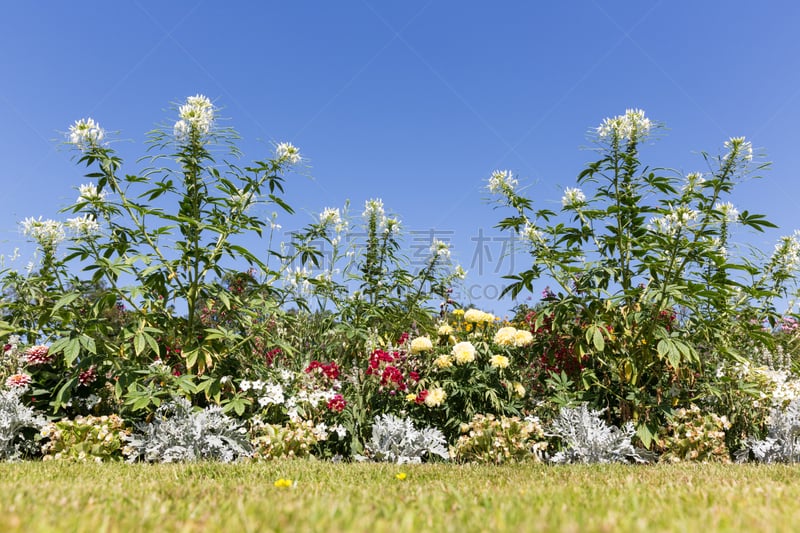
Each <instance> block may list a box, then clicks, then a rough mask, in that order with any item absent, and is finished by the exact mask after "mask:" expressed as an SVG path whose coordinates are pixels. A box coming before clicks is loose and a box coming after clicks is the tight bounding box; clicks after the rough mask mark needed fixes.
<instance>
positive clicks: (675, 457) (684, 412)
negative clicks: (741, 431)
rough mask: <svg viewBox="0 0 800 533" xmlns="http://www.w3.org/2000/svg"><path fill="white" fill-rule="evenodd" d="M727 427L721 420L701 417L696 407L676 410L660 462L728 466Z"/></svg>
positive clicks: (722, 418)
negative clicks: (726, 464)
mask: <svg viewBox="0 0 800 533" xmlns="http://www.w3.org/2000/svg"><path fill="white" fill-rule="evenodd" d="M730 427H731V423H730V422H728V419H727V418H725V417H724V416H722V417H720V416H718V415H716V414H715V413H704V412H702V411H701V410H700V408H699V407H698V406H696V405H692V406H690V407H689V408H688V409H686V408H681V409H678V410H677V411H675V413H674V414H673V415H672V416H671V417H670V418H669V424H668V425H667V427H666V432H667V434H666V436H665V438H664V440H663V447H664V450H665V451H664V453H663V454H662V455H661V457H660V460H661V461H669V462H679V461H698V462H721V463H728V462H730V460H731V457H730V452H729V451H728V447H727V446H726V445H725V431H726V430H727V429H729V428H730Z"/></svg>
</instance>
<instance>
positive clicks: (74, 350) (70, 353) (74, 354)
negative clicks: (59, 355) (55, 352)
mask: <svg viewBox="0 0 800 533" xmlns="http://www.w3.org/2000/svg"><path fill="white" fill-rule="evenodd" d="M80 354H81V341H80V339H79V338H77V337H76V338H74V339H70V340H69V342H68V343H67V345H66V346H65V347H64V360H65V361H66V363H67V365H72V363H74V362H75V359H77V358H78V356H79V355H80Z"/></svg>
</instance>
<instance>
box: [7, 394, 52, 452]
mask: <svg viewBox="0 0 800 533" xmlns="http://www.w3.org/2000/svg"><path fill="white" fill-rule="evenodd" d="M21 392H22V390H21V389H13V390H6V391H0V460H9V459H17V458H19V457H20V456H25V455H28V454H31V453H32V452H33V451H34V450H35V445H34V444H33V433H35V431H36V430H38V429H39V428H41V427H42V426H44V424H45V420H44V418H43V417H41V416H40V415H37V414H36V412H35V411H34V410H33V409H31V408H30V407H28V406H26V405H23V404H22V402H21V401H20V396H21ZM32 430H33V431H32Z"/></svg>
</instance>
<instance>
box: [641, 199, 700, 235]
mask: <svg viewBox="0 0 800 533" xmlns="http://www.w3.org/2000/svg"><path fill="white" fill-rule="evenodd" d="M697 216H698V213H697V211H695V210H694V209H690V208H688V207H683V206H681V207H673V208H672V209H670V212H669V213H667V214H665V215H662V216H660V217H653V218H652V219H651V220H650V224H649V225H648V227H649V228H650V230H651V231H655V232H656V233H661V234H662V235H667V236H670V237H673V236H675V235H677V234H678V233H679V232H680V231H681V230H682V229H683V228H686V227H687V226H688V225H689V223H690V222H692V221H693V220H696V219H697Z"/></svg>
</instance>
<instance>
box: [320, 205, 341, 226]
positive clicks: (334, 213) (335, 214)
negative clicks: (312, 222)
mask: <svg viewBox="0 0 800 533" xmlns="http://www.w3.org/2000/svg"><path fill="white" fill-rule="evenodd" d="M319 223H320V224H322V225H323V226H334V227H336V226H339V225H340V224H341V223H342V215H341V213H340V212H339V208H338V207H326V208H325V209H323V210H322V213H320V214H319Z"/></svg>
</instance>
